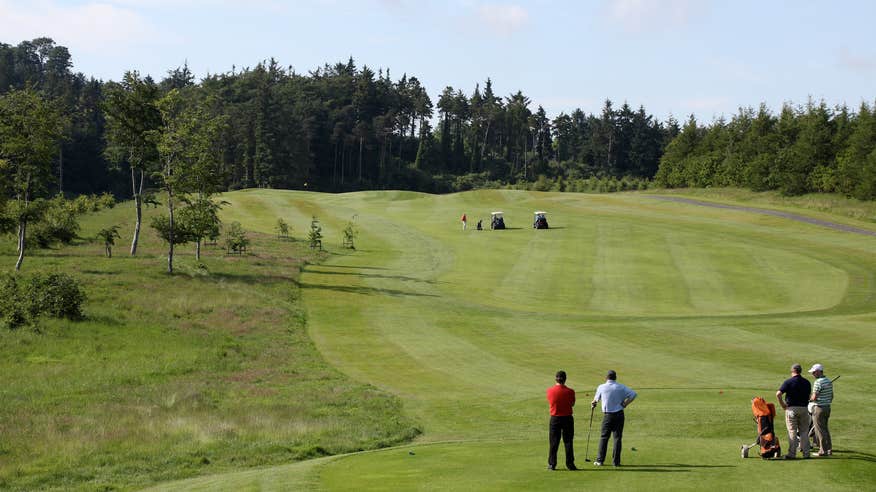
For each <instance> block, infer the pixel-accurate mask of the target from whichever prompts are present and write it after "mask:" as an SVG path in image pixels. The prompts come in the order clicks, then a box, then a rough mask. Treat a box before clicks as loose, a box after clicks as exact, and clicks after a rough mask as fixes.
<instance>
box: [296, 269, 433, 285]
mask: <svg viewBox="0 0 876 492" xmlns="http://www.w3.org/2000/svg"><path fill="white" fill-rule="evenodd" d="M301 272H302V273H313V274H317V275H350V276H354V277H362V278H378V279H389V280H405V281H409V282H422V283H426V284H434V283H435V281H434V280H423V279H419V278H414V277H408V276H405V275H381V274H379V273H355V272H332V271H329V270H314V269H309V268H307V269H303V270H301Z"/></svg>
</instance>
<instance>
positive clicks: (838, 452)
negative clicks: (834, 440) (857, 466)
mask: <svg viewBox="0 0 876 492" xmlns="http://www.w3.org/2000/svg"><path fill="white" fill-rule="evenodd" d="M813 454H814V453H813ZM825 458H826V459H829V460H857V461H868V462H870V463H876V454H871V453H865V452H863V451H855V450H854V449H835V450H833V455H831V456H825V457H822V456H819V457H818V459H825Z"/></svg>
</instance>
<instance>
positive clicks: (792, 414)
mask: <svg viewBox="0 0 876 492" xmlns="http://www.w3.org/2000/svg"><path fill="white" fill-rule="evenodd" d="M801 372H803V368H802V367H801V366H800V364H794V365H793V366H791V377H790V378H788V379H786V380H785V382H783V383H782V386H781V387H779V390H778V391H776V398H777V399H778V400H779V405H781V406H782V408H784V409H785V426H786V427H787V428H788V454H786V455H785V459H789V460H792V459H794V458H796V457H797V444H798V443H799V444H800V450H801V451H803V457H804V458H809V411H808V410H807V409H806V404H807V402H808V400H809V395H810V394H811V392H812V385H811V384H809V380H807V379H806V378H804V377H803V376H802V375H801V374H800V373H801ZM783 394H784V395H785V398H784V399H782V395H783Z"/></svg>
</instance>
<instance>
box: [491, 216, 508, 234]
mask: <svg viewBox="0 0 876 492" xmlns="http://www.w3.org/2000/svg"><path fill="white" fill-rule="evenodd" d="M490 217H491V220H490V229H493V230H498V229H504V228H505V219H504V216H503V214H502V212H493V213H491V214H490Z"/></svg>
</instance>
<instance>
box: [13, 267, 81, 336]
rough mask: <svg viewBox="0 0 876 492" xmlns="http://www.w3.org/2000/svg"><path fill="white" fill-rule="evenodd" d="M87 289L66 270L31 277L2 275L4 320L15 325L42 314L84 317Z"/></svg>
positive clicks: (59, 316)
mask: <svg viewBox="0 0 876 492" xmlns="http://www.w3.org/2000/svg"><path fill="white" fill-rule="evenodd" d="M84 302H85V292H84V291H83V290H82V287H81V286H80V285H79V282H77V281H76V279H74V278H73V277H71V276H70V275H67V274H66V273H50V274H46V275H41V274H37V275H34V276H33V277H31V278H30V279H27V280H25V279H22V278H21V277H15V276H13V275H4V276H2V277H0V323H2V324H3V325H4V326H6V327H7V328H9V329H15V328H18V327H20V326H22V325H25V324H27V323H32V322H33V321H35V320H36V319H37V318H39V317H40V316H49V317H52V318H67V319H71V320H79V319H82V304H83V303H84Z"/></svg>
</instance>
